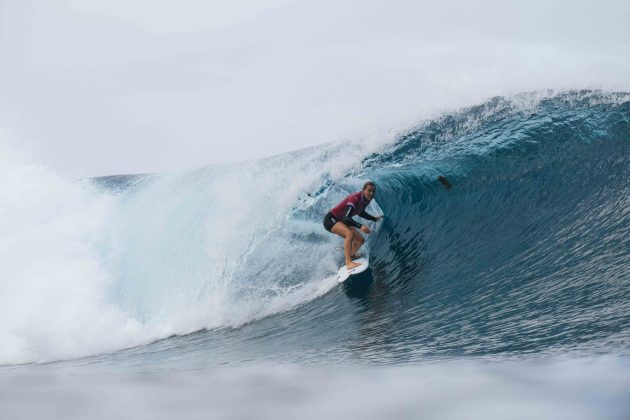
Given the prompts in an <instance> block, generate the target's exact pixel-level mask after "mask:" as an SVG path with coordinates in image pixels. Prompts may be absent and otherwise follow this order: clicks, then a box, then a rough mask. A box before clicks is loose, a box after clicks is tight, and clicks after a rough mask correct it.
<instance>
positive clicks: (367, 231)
mask: <svg viewBox="0 0 630 420" xmlns="http://www.w3.org/2000/svg"><path fill="white" fill-rule="evenodd" d="M361 232H363V233H367V234H370V233H372V231H371V230H370V228H369V227H367V226H365V225H363V226H361Z"/></svg>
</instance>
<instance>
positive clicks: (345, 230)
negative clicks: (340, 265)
mask: <svg viewBox="0 0 630 420" xmlns="http://www.w3.org/2000/svg"><path fill="white" fill-rule="evenodd" d="M330 231H331V232H332V233H335V234H337V235H339V236H341V237H342V238H343V255H344V257H345V259H346V267H348V268H349V269H350V268H354V267H358V266H360V265H361V264H358V263H355V262H353V261H352V258H350V256H351V255H352V254H351V251H352V241H353V239H354V233H353V232H352V230H351V229H350V228H349V227H348V226H347V225H345V224H344V223H341V222H337V223H335V225H334V226H333V227H332V229H331V230H330ZM359 236H361V235H359Z"/></svg>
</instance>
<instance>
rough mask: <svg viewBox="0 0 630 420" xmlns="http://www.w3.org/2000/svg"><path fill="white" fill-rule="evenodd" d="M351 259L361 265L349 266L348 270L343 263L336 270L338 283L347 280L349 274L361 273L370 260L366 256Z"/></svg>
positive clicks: (366, 267)
mask: <svg viewBox="0 0 630 420" xmlns="http://www.w3.org/2000/svg"><path fill="white" fill-rule="evenodd" d="M352 261H354V262H356V263H359V264H361V265H360V266H358V267H354V268H351V269H350V270H348V267H346V265H345V264H344V265H342V266H341V268H340V269H339V271H338V272H337V282H338V283H343V282H344V281H346V280H348V278H349V277H350V276H353V275H355V274H359V273H363V272H364V271H365V270H367V269H368V267H369V266H370V260H369V259H368V258H357V259H356V260H352Z"/></svg>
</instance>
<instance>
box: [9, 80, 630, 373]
mask: <svg viewBox="0 0 630 420" xmlns="http://www.w3.org/2000/svg"><path fill="white" fill-rule="evenodd" d="M629 150H630V95H628V94H624V93H618V94H614V93H602V92H591V91H584V92H565V93H561V94H547V95H543V94H526V95H520V96H516V97H511V98H495V99H492V100H490V101H488V102H486V103H484V104H481V105H479V106H476V107H473V108H470V109H465V110H462V111H460V112H457V113H453V114H448V115H444V116H443V117H441V118H438V119H436V120H433V121H429V122H427V123H424V124H422V125H420V126H418V127H416V128H414V129H412V130H409V131H407V132H406V133H404V134H402V135H400V136H398V137H397V138H396V139H395V140H394V141H393V142H389V143H388V144H386V145H373V146H372V147H367V146H365V145H361V144H354V143H335V144H330V145H324V146H319V147H315V148H311V149H307V150H302V151H298V152H293V153H288V154H284V155H280V156H275V157H272V158H267V159H262V160H259V161H253V162H246V163H240V164H230V165H218V166H211V167H206V168H201V169H198V170H194V171H190V172H187V173H183V174H175V175H160V176H155V175H152V176H142V177H123V176H120V177H106V178H100V179H94V180H92V181H91V182H89V183H85V184H81V185H78V186H77V185H75V184H72V183H69V182H67V181H63V180H60V179H57V178H55V177H54V176H53V175H51V174H46V173H40V172H37V171H35V173H31V172H28V173H26V175H24V171H23V169H19V170H18V169H15V170H14V172H13V173H14V174H15V173H20V174H22V175H23V176H22V178H16V179H18V180H17V181H15V182H18V181H19V182H22V183H23V182H24V179H25V178H24V177H26V179H27V180H29V181H32V182H30V183H29V185H32V186H33V187H32V190H34V192H33V191H31V192H30V194H31V196H30V197H33V196H34V195H35V196H40V197H43V198H46V197H50V196H52V195H54V196H55V197H59V196H61V197H62V198H63V199H59V198H58V199H57V200H58V201H53V202H49V205H48V206H47V207H46V208H45V209H41V208H40V207H41V205H40V204H37V203H33V202H32V201H33V200H30V201H29V200H27V198H28V196H24V197H18V199H19V200H17V202H19V203H20V206H19V207H20V211H13V213H10V212H9V213H8V214H9V216H12V217H9V218H5V227H4V229H6V230H5V233H6V235H4V237H5V238H8V239H4V240H3V241H4V242H3V243H1V244H0V245H3V248H1V249H3V257H2V258H3V260H5V261H11V262H10V263H9V264H4V268H2V269H0V270H2V271H1V272H0V273H1V274H2V277H3V279H8V280H5V282H4V289H5V292H6V293H4V295H3V297H2V298H0V299H2V300H3V302H1V303H3V304H4V306H3V305H0V307H2V308H4V309H0V311H5V312H6V313H5V314H3V317H2V319H3V321H1V322H2V323H3V327H4V328H2V329H1V330H0V331H2V332H0V334H2V337H0V338H1V339H2V342H4V343H7V345H6V346H5V347H4V350H2V351H1V352H0V357H1V358H0V362H2V363H3V364H7V363H8V364H11V363H19V362H31V361H46V360H55V359H68V358H72V357H79V356H85V355H94V354H103V353H105V355H104V356H98V357H97V359H98V360H103V359H105V360H118V361H120V360H126V361H132V363H137V362H138V360H142V363H151V362H155V363H160V366H165V365H166V366H167V365H168V364H169V363H171V364H176V365H177V366H182V365H185V364H187V363H193V364H199V363H203V364H225V363H244V362H246V361H252V360H254V361H256V360H295V361H301V362H305V361H318V362H321V361H328V362H337V361H342V360H343V361H350V360H352V361H370V362H377V363H405V362H414V361H420V360H426V359H431V358H450V357H458V356H462V355H469V356H481V357H488V358H499V359H503V358H511V357H523V356H525V355H528V354H548V353H562V354H564V353H566V352H577V353H586V354H589V355H593V354H601V353H606V354H610V353H612V354H625V355H627V354H628V349H629V348H630V347H629V344H630V318H629V317H628V316H627V315H628V313H630V302H629V301H628V299H627V296H629V295H630V276H628V273H630V215H629V210H628V209H630V177H629V176H628V174H629V173H630V154H629V153H628V152H629ZM438 175H445V176H447V177H448V178H449V180H450V181H451V183H452V184H453V185H454V186H453V188H452V189H451V190H449V191H447V190H445V189H444V188H443V187H442V186H441V184H439V183H438V182H436V178H437V176H438ZM367 179H371V180H374V181H375V182H376V183H377V185H378V192H377V201H378V202H379V204H380V206H381V207H382V209H383V211H384V213H385V215H386V219H385V221H384V222H383V223H382V226H379V227H378V229H377V231H376V232H375V233H374V234H373V235H371V236H370V238H369V240H368V243H367V246H366V252H368V253H369V254H370V257H371V267H372V269H371V270H368V272H366V275H365V276H363V277H361V278H357V279H353V280H352V281H350V282H348V283H346V284H344V285H343V286H337V284H336V283H335V281H334V277H333V275H334V273H335V271H336V269H337V267H338V265H339V264H340V263H341V255H340V252H339V251H335V247H337V246H339V244H340V241H339V240H338V239H337V238H335V237H334V236H333V235H330V234H328V233H327V232H325V231H324V230H323V228H322V226H321V219H322V217H323V215H324V214H325V212H326V211H327V210H328V209H329V208H330V207H332V206H333V205H334V204H336V202H337V201H338V200H339V199H340V198H342V197H343V196H345V195H346V194H348V193H349V192H352V191H355V190H357V189H358V188H360V186H361V185H362V183H363V182H364V181H365V180H367ZM43 180H46V182H44V181H43ZM9 187H11V184H10V183H9V182H7V185H6V186H5V188H9ZM25 194H26V193H25ZM14 201H15V200H14ZM29 202H30V204H29ZM7 208H8V207H7ZM8 209H9V210H10V208H8ZM68 209H72V212H71V213H70V214H71V215H72V216H71V217H70V216H67V214H69V213H68ZM9 222H10V223H11V224H10V225H9ZM10 226H13V227H12V228H11V229H9V227H10ZM26 227H28V229H26ZM25 229H26V230H25ZM25 231H26V232H28V234H25V233H24V232H25ZM7 235H8V236H7ZM55 235H56V236H55ZM30 260H32V261H34V264H29V263H28V261H30ZM51 282H52V283H51ZM25 296H29V299H30V300H27V299H25V298H24V297H25ZM27 301H28V302H30V303H25V302H27ZM5 315H6V317H5ZM9 315H10V316H9ZM193 332H196V333H194V334H191V333H193ZM166 337H170V338H168V339H166V340H160V341H157V342H154V343H153V344H149V345H148V347H147V346H143V347H141V348H130V347H134V346H138V345H141V344H147V343H150V342H153V341H155V340H157V339H160V338H166ZM123 348H130V349H128V350H124V351H119V352H115V353H112V352H114V351H115V350H120V349H123ZM147 352H150V353H151V354H152V356H151V358H150V359H151V362H147V356H146V354H147Z"/></svg>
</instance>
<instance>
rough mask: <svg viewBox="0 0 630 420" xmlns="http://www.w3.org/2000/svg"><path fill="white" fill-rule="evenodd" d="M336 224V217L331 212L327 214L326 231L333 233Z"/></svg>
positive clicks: (325, 217) (325, 218) (325, 220)
mask: <svg viewBox="0 0 630 420" xmlns="http://www.w3.org/2000/svg"><path fill="white" fill-rule="evenodd" d="M335 223H337V219H335V216H333V214H332V213H331V212H328V213H326V216H324V229H326V230H327V231H328V232H332V228H333V226H335Z"/></svg>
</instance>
